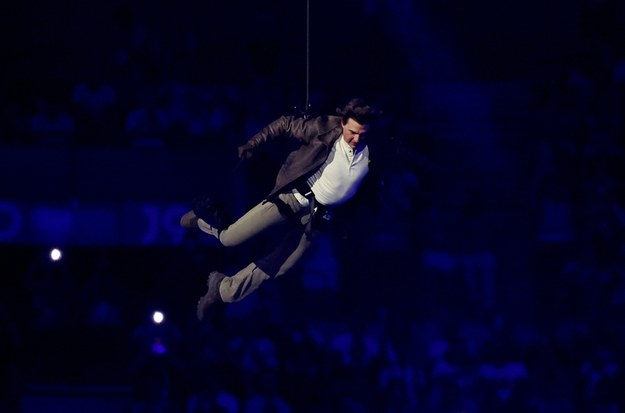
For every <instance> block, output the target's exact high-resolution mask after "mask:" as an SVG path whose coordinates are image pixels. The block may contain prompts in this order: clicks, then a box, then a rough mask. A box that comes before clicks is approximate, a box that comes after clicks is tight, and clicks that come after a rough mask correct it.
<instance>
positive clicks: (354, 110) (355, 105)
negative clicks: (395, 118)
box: [336, 98, 382, 125]
mask: <svg viewBox="0 0 625 413" xmlns="http://www.w3.org/2000/svg"><path fill="white" fill-rule="evenodd" d="M336 113H337V115H339V116H341V117H342V118H343V123H346V122H347V120H348V119H349V118H352V119H354V120H355V121H356V122H358V123H360V124H361V125H365V124H370V123H372V122H373V121H375V120H376V119H377V118H378V117H379V116H380V115H381V114H382V110H380V109H379V108H377V107H375V106H373V105H372V104H370V103H367V102H366V101H365V100H364V99H361V98H354V99H351V100H350V101H349V102H347V103H346V104H345V106H343V107H342V108H336Z"/></svg>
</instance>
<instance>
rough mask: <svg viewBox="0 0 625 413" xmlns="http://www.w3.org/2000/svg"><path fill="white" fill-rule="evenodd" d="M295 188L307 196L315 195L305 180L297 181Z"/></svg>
mask: <svg viewBox="0 0 625 413" xmlns="http://www.w3.org/2000/svg"><path fill="white" fill-rule="evenodd" d="M295 189H296V190H297V192H299V193H300V194H301V195H302V196H303V197H305V198H310V197H311V196H313V195H314V194H313V191H312V189H310V185H308V182H306V181H304V180H302V181H299V182H297V183H295Z"/></svg>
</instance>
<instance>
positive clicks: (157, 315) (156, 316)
mask: <svg viewBox="0 0 625 413" xmlns="http://www.w3.org/2000/svg"><path fill="white" fill-rule="evenodd" d="M152 321H154V323H155V324H160V323H162V322H163V321H165V314H163V313H161V312H160V311H154V313H152Z"/></svg>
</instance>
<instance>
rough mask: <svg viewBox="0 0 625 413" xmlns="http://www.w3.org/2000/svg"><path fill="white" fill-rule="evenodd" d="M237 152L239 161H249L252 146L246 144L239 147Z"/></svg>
mask: <svg viewBox="0 0 625 413" xmlns="http://www.w3.org/2000/svg"><path fill="white" fill-rule="evenodd" d="M237 152H238V155H239V159H241V160H247V159H250V158H251V157H252V155H253V153H252V145H250V144H249V143H246V144H245V145H241V146H239V147H238V148H237Z"/></svg>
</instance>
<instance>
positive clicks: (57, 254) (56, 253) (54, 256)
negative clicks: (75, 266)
mask: <svg viewBox="0 0 625 413" xmlns="http://www.w3.org/2000/svg"><path fill="white" fill-rule="evenodd" d="M62 256H63V254H61V250H60V249H58V248H53V249H52V250H51V251H50V259H51V260H52V261H58V260H60V259H61V257H62Z"/></svg>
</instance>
